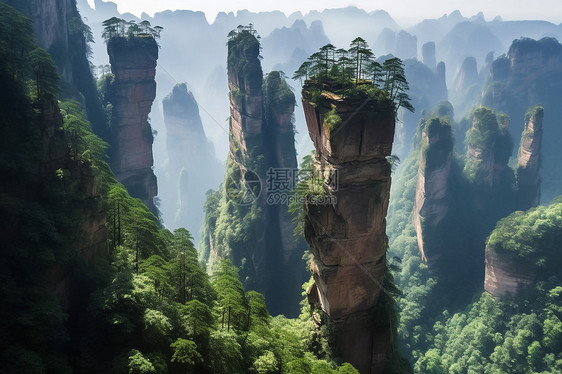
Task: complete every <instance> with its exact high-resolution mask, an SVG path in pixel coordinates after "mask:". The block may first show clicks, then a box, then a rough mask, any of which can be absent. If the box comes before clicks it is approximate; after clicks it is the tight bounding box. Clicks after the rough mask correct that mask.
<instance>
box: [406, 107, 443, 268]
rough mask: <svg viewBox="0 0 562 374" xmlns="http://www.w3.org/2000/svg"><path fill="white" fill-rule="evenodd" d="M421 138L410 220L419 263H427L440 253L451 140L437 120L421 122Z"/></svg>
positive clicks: (441, 249)
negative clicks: (412, 225) (413, 202)
mask: <svg viewBox="0 0 562 374" xmlns="http://www.w3.org/2000/svg"><path fill="white" fill-rule="evenodd" d="M421 135H422V141H421V142H422V143H421V147H420V154H419V158H418V183H417V186H416V201H415V205H414V214H413V219H414V227H415V228H416V236H417V240H418V248H419V251H420V254H421V258H422V261H424V262H430V261H431V260H434V259H437V258H439V257H440V256H441V254H442V251H443V250H444V248H441V245H440V243H439V242H440V240H439V236H440V235H439V234H438V231H439V228H440V225H439V224H440V223H441V222H442V221H443V219H444V218H445V217H446V216H447V213H448V211H449V202H448V201H447V197H448V196H449V174H450V173H451V161H452V158H453V140H452V137H451V126H450V125H449V124H448V123H445V122H442V121H441V120H440V119H437V118H435V119H431V120H424V123H423V128H422V134H421ZM426 244H427V245H426Z"/></svg>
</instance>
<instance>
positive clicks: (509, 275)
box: [484, 249, 535, 297]
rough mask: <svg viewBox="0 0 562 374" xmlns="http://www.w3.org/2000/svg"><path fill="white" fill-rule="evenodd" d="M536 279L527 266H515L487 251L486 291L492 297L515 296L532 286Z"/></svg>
mask: <svg viewBox="0 0 562 374" xmlns="http://www.w3.org/2000/svg"><path fill="white" fill-rule="evenodd" d="M534 278H535V274H533V273H532V272H530V271H529V269H528V267H527V264H525V263H523V264H518V265H515V264H513V263H510V262H509V261H506V260H505V259H503V258H502V257H500V256H498V255H497V254H495V253H492V252H491V251H489V250H488V249H487V250H486V275H485V278H484V290H486V292H488V293H489V294H490V295H492V296H494V297H503V296H506V295H508V294H511V295H515V294H516V293H517V291H518V290H519V289H521V288H523V287H526V286H528V285H530V284H531V283H532V282H533V280H534Z"/></svg>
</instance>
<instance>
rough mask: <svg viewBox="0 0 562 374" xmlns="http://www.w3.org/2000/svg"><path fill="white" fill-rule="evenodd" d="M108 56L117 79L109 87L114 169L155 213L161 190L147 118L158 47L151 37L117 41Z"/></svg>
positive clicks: (115, 40)
mask: <svg viewBox="0 0 562 374" xmlns="http://www.w3.org/2000/svg"><path fill="white" fill-rule="evenodd" d="M107 52H108V53H109V61H110V63H111V71H112V73H113V74H114V76H115V80H114V82H112V84H111V86H110V87H109V90H110V92H109V96H110V101H111V103H112V104H113V119H112V124H111V146H112V148H111V166H112V169H113V172H114V173H115V176H116V177H117V179H118V180H119V181H120V182H121V183H123V185H124V186H125V187H126V188H127V190H128V191H129V194H130V195H131V196H133V197H136V198H139V199H141V200H142V201H143V202H144V203H145V204H146V206H148V208H149V209H150V210H151V211H152V212H153V213H156V206H155V205H154V197H155V196H156V195H157V194H158V187H157V185H156V176H155V175H154V172H153V170H152V165H153V157H152V142H153V135H152V129H151V127H150V124H149V123H148V114H149V113H150V110H151V107H152V102H153V101H154V98H155V97H156V81H155V80H154V76H155V75H156V60H157V59H158V45H157V44H156V41H155V40H154V39H153V38H149V37H131V38H122V37H114V38H112V39H111V40H110V41H109V43H108V44H107Z"/></svg>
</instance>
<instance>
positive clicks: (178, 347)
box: [171, 338, 203, 366]
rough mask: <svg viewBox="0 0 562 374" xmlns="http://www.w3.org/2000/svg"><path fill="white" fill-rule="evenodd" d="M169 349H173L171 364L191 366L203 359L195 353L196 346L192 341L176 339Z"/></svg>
mask: <svg viewBox="0 0 562 374" xmlns="http://www.w3.org/2000/svg"><path fill="white" fill-rule="evenodd" d="M171 347H172V348H174V355H173V356H172V362H179V363H181V364H186V365H188V366H193V365H195V364H197V363H199V362H201V361H202V360H203V357H201V355H200V354H199V352H197V344H195V342H194V341H191V340H187V339H182V338H178V339H177V340H176V341H175V342H173V343H172V344H171Z"/></svg>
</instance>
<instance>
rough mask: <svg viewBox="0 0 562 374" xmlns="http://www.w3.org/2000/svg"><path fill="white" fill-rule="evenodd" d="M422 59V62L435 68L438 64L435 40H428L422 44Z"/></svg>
mask: <svg viewBox="0 0 562 374" xmlns="http://www.w3.org/2000/svg"><path fill="white" fill-rule="evenodd" d="M421 53H422V59H421V62H423V63H424V64H426V65H427V66H429V67H430V68H431V69H434V68H435V67H436V66H437V60H436V59H435V42H427V43H424V44H423V45H422V50H421Z"/></svg>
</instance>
